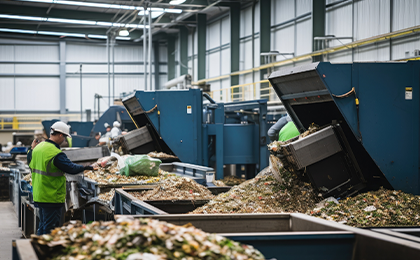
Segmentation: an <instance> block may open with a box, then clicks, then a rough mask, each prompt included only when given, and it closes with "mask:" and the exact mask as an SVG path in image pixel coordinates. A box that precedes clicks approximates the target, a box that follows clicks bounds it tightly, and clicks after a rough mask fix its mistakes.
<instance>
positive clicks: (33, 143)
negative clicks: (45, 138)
mask: <svg viewBox="0 0 420 260" xmlns="http://www.w3.org/2000/svg"><path fill="white" fill-rule="evenodd" d="M39 143H40V142H39V141H38V139H36V138H35V139H34V140H33V141H32V144H31V149H32V150H33V149H34V148H35V146H37V145H38V144H39Z"/></svg>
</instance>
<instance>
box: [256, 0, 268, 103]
mask: <svg viewBox="0 0 420 260" xmlns="http://www.w3.org/2000/svg"><path fill="white" fill-rule="evenodd" d="M270 51H271V0H265V1H260V64H261V65H263V64H265V60H264V57H263V56H261V53H263V52H270ZM268 76H269V75H267V69H263V70H260V79H261V80H264V79H267V78H268ZM268 88H269V84H268V83H261V84H260V91H256V93H260V95H261V94H263V95H266V94H268V93H269V90H268ZM261 89H264V92H263V93H262V92H261ZM257 95H258V94H257ZM259 97H260V96H259V95H258V96H257V97H254V98H259Z"/></svg>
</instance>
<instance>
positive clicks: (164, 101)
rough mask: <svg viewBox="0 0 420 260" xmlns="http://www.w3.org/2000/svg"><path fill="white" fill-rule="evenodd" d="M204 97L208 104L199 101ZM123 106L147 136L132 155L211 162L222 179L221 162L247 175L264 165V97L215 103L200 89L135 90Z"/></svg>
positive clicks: (265, 105) (265, 103)
mask: <svg viewBox="0 0 420 260" xmlns="http://www.w3.org/2000/svg"><path fill="white" fill-rule="evenodd" d="M203 96H204V97H205V98H206V100H208V101H209V102H206V103H205V104H204V103H203ZM123 104H124V106H125V107H126V109H127V111H128V112H129V114H130V115H131V117H132V118H133V121H134V122H135V123H136V126H137V128H142V127H146V128H147V130H148V132H149V134H150V136H151V140H150V142H148V143H147V144H144V145H142V146H141V147H139V148H138V149H137V150H136V151H135V153H147V152H150V151H160V152H164V153H167V154H173V155H176V156H178V158H179V159H180V160H181V162H184V163H191V164H196V165H203V166H210V167H212V168H215V169H216V178H217V179H222V178H223V166H224V165H237V168H239V171H238V170H237V171H236V175H245V176H246V177H247V178H252V177H254V176H255V174H256V173H258V172H259V171H260V170H262V169H263V168H265V167H266V166H268V151H267V138H266V134H267V129H266V126H267V122H266V120H267V119H266V114H267V100H265V99H263V100H253V101H244V102H232V103H228V104H223V103H216V102H215V101H214V100H212V99H211V98H210V97H209V96H208V95H207V94H206V93H204V94H203V92H202V90H200V89H189V90H159V91H137V92H135V93H134V94H133V95H131V96H129V97H127V98H125V99H124V100H123Z"/></svg>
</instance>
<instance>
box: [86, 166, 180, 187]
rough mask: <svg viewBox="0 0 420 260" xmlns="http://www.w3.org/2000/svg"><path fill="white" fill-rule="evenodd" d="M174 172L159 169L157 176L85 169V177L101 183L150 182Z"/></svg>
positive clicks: (157, 180)
mask: <svg viewBox="0 0 420 260" xmlns="http://www.w3.org/2000/svg"><path fill="white" fill-rule="evenodd" d="M170 176H173V174H170V173H168V172H165V171H162V170H160V169H159V175H158V176H157V177H149V176H130V177H127V176H125V175H119V174H112V173H108V172H105V171H99V170H98V171H85V177H87V178H89V179H92V180H94V181H96V182H97V183H99V184H128V183H136V184H150V183H157V182H159V181H161V180H164V179H166V178H168V177H170Z"/></svg>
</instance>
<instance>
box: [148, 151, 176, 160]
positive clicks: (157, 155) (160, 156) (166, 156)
mask: <svg viewBox="0 0 420 260" xmlns="http://www.w3.org/2000/svg"><path fill="white" fill-rule="evenodd" d="M147 155H148V156H150V157H152V158H157V159H178V157H176V156H174V155H170V154H166V153H162V152H159V153H158V152H156V151H155V152H150V153H148V154H147Z"/></svg>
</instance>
